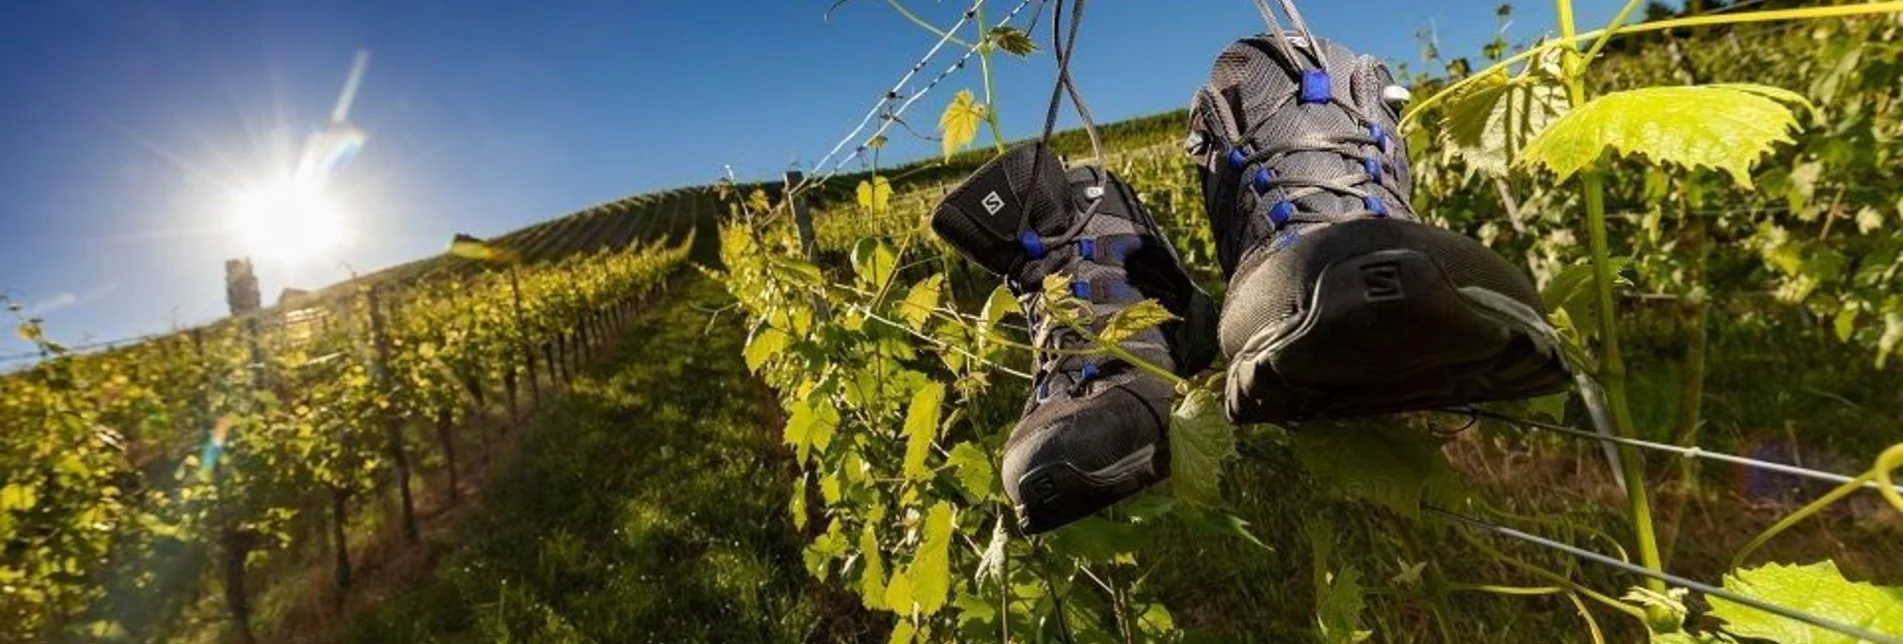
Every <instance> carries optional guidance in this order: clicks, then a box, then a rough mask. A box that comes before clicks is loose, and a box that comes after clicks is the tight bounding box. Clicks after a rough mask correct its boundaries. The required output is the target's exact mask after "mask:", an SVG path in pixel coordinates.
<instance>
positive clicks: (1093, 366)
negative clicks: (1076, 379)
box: [1082, 362, 1097, 382]
mask: <svg viewBox="0 0 1903 644" xmlns="http://www.w3.org/2000/svg"><path fill="white" fill-rule="evenodd" d="M1096 377H1097V363H1095V362H1085V363H1084V373H1083V380H1082V382H1089V381H1091V380H1092V379H1095V378H1096Z"/></svg>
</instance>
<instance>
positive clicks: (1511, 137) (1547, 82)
mask: <svg viewBox="0 0 1903 644" xmlns="http://www.w3.org/2000/svg"><path fill="white" fill-rule="evenodd" d="M1555 66H1556V65H1548V66H1543V67H1536V68H1534V69H1535V71H1533V72H1531V73H1527V74H1523V75H1520V76H1518V77H1509V76H1508V75H1507V73H1506V70H1504V69H1502V70H1499V71H1495V72H1493V73H1491V74H1488V75H1486V76H1482V77H1480V78H1478V79H1475V80H1474V81H1473V83H1471V84H1470V85H1468V87H1467V88H1466V89H1463V90H1461V91H1460V93H1458V94H1454V95H1453V96H1451V97H1449V98H1448V101H1447V108H1446V119H1447V120H1446V123H1447V126H1446V127H1444V128H1442V129H1441V134H1440V140H1441V146H1442V147H1443V149H1445V150H1446V151H1447V152H1448V153H1449V154H1451V155H1455V156H1458V157H1460V159H1461V160H1462V161H1464V162H1466V164H1467V167H1468V168H1470V169H1471V170H1472V171H1475V172H1480V173H1483V174H1486V175H1488V176H1493V177H1505V176H1507V174H1508V172H1509V171H1510V170H1512V168H1513V166H1514V164H1515V162H1516V161H1517V160H1518V159H1519V157H1520V155H1521V150H1522V149H1523V148H1525V147H1526V144H1527V142H1528V141H1531V140H1533V138H1534V137H1535V136H1537V135H1539V133H1540V132H1542V131H1544V130H1545V129H1546V127H1547V125H1548V124H1550V123H1552V122H1553V121H1555V120H1558V119H1559V117H1560V116H1562V115H1564V114H1565V113H1566V108H1567V102H1566V91H1565V89H1564V88H1563V87H1561V86H1560V85H1559V83H1558V82H1557V81H1556V80H1555V74H1554V73H1553V72H1554V71H1555V70H1554V69H1553V67H1555Z"/></svg>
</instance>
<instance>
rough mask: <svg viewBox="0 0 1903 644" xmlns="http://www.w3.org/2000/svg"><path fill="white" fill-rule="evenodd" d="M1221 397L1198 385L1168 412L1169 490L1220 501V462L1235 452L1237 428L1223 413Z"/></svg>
mask: <svg viewBox="0 0 1903 644" xmlns="http://www.w3.org/2000/svg"><path fill="white" fill-rule="evenodd" d="M1221 400H1222V399H1221V397H1220V396H1219V395H1217V394H1216V393H1215V392H1214V391H1211V390H1209V389H1204V388H1197V389H1195V390H1192V391H1190V392H1189V395H1188V396H1184V397H1183V402H1182V403H1180V404H1178V405H1177V406H1176V410H1175V411H1174V412H1172V413H1171V414H1170V435H1169V440H1170V478H1169V487H1170V494H1172V495H1174V496H1175V497H1176V498H1178V499H1182V500H1184V501H1189V502H1191V503H1199V504H1203V505H1215V504H1217V503H1220V502H1221V501H1222V486H1221V483H1222V464H1223V461H1226V460H1228V459H1230V458H1233V457H1234V456H1235V455H1236V429H1235V427H1232V426H1230V425H1229V422H1228V420H1226V419H1225V418H1224V417H1223V412H1222V402H1221Z"/></svg>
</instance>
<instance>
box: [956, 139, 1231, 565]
mask: <svg viewBox="0 0 1903 644" xmlns="http://www.w3.org/2000/svg"><path fill="white" fill-rule="evenodd" d="M932 229H933V230H935V231H937V232H938V234H939V235H940V236H941V237H943V238H944V239H945V241H947V242H949V243H950V244H951V245H952V247H954V248H956V249H957V250H958V251H959V253H960V254H962V255H964V256H965V257H966V258H968V259H970V260H971V261H973V262H976V263H977V264H979V265H980V266H983V267H984V268H985V269H986V270H988V271H990V272H991V273H993V274H996V275H999V276H1001V277H1003V278H1005V283H1006V285H1007V286H1008V287H1009V288H1010V290H1011V292H1012V293H1013V294H1015V295H1017V296H1018V301H1019V303H1020V304H1021V305H1022V306H1023V309H1024V316H1025V318H1026V319H1027V320H1028V321H1029V322H1030V328H1031V339H1032V344H1033V345H1034V346H1036V347H1037V348H1038V351H1036V352H1035V356H1034V358H1035V361H1036V366H1037V372H1036V374H1035V376H1034V377H1033V380H1032V382H1031V389H1032V394H1031V397H1030V400H1028V401H1027V402H1026V403H1025V406H1024V417H1023V419H1022V420H1020V421H1019V422H1018V425H1017V427H1016V428H1015V429H1013V430H1012V432H1011V437H1010V439H1009V440H1008V441H1007V442H1006V443H1005V448H1004V464H1003V475H1004V489H1005V492H1006V494H1008V495H1009V496H1010V497H1011V502H1012V504H1013V505H1014V506H1015V508H1016V510H1017V516H1018V527H1019V530H1020V531H1021V532H1023V533H1025V534H1033V533H1038V532H1043V531H1046V530H1050V529H1052V528H1056V527H1058V526H1061V525H1064V524H1067V523H1070V522H1072V521H1075V520H1077V519H1080V518H1083V517H1085V516H1088V515H1090V514H1092V513H1094V512H1096V511H1098V510H1101V509H1103V508H1105V507H1107V506H1109V505H1110V504H1112V503H1115V502H1116V501H1118V500H1120V499H1123V498H1125V497H1128V496H1130V495H1132V494H1135V493H1136V492H1137V491H1139V490H1142V489H1143V488H1145V487H1148V486H1149V485H1151V484H1153V483H1155V482H1157V481H1160V480H1162V479H1164V478H1165V477H1167V476H1169V464H1170V459H1169V440H1168V434H1167V431H1168V427H1169V419H1170V408H1171V402H1172V401H1173V400H1174V399H1175V392H1174V390H1173V388H1172V386H1171V383H1170V382H1169V381H1167V380H1165V379H1163V378H1161V377H1159V376H1156V375H1152V374H1149V373H1146V372H1144V371H1142V370H1139V369H1138V368H1136V367H1134V366H1132V365H1130V364H1128V363H1126V362H1124V361H1122V360H1117V359H1114V358H1109V357H1107V356H1102V355H1097V356H1084V355H1058V354H1057V353H1056V352H1058V351H1062V350H1067V349H1069V350H1077V349H1085V348H1087V347H1088V346H1089V344H1088V342H1087V341H1086V340H1085V339H1084V338H1083V337H1081V336H1080V335H1079V334H1077V333H1076V332H1074V331H1073V330H1072V329H1071V328H1070V327H1068V326H1066V325H1064V324H1062V323H1060V322H1058V321H1056V320H1054V319H1053V318H1052V316H1051V315H1049V311H1048V310H1047V308H1046V306H1045V302H1044V299H1045V297H1044V295H1043V282H1044V278H1045V277H1046V276H1048V275H1053V274H1062V275H1064V276H1065V277H1066V278H1067V279H1069V280H1070V293H1071V294H1072V295H1073V296H1075V297H1076V298H1078V299H1081V300H1085V301H1088V302H1089V303H1090V304H1091V313H1090V316H1091V317H1094V318H1095V319H1096V321H1097V322H1096V323H1097V324H1099V325H1100V324H1101V323H1102V321H1103V320H1105V319H1107V318H1108V317H1109V316H1110V315H1111V314H1113V313H1115V312H1116V311H1118V310H1120V309H1122V308H1124V307H1125V306H1128V305H1130V304H1134V303H1137V302H1140V301H1142V300H1144V299H1154V300H1157V301H1158V302H1159V303H1160V304H1162V305H1163V306H1164V308H1167V309H1169V311H1170V312H1171V313H1173V314H1175V315H1176V316H1177V317H1178V318H1179V320H1177V321H1174V322H1170V323H1166V324H1163V325H1161V326H1160V327H1157V328H1153V329H1150V330H1148V331H1145V332H1143V333H1140V334H1137V335H1135V336H1134V337H1131V338H1129V339H1128V340H1125V341H1123V342H1122V343H1120V345H1121V346H1122V347H1123V348H1124V349H1125V350H1127V351H1129V352H1130V353H1131V354H1133V355H1135V356H1136V357H1138V358H1140V359H1142V360H1143V361H1145V362H1149V363H1151V364H1154V365H1157V366H1159V367H1162V368H1163V369H1168V370H1171V371H1173V372H1175V373H1177V374H1183V375H1188V374H1192V373H1195V372H1197V371H1201V370H1202V369H1204V368H1205V367H1208V366H1209V363H1210V361H1211V360H1212V359H1213V358H1214V357H1215V351H1216V347H1215V337H1214V335H1215V329H1214V326H1215V324H1214V322H1215V314H1216V307H1215V304H1214V302H1212V301H1211V300H1210V299H1209V296H1208V295H1207V294H1205V293H1203V291H1202V290H1201V289H1199V288H1198V287H1197V286H1196V285H1195V283H1194V282H1192V281H1190V278H1189V275H1188V274H1187V273H1185V272H1184V271H1183V268H1182V263H1181V262H1180V261H1179V260H1178V259H1177V256H1176V251H1175V250H1174V249H1173V248H1171V246H1170V244H1169V242H1168V241H1166V240H1165V239H1164V238H1163V235H1162V234H1161V233H1160V231H1158V230H1157V226H1156V222H1155V220H1153V219H1151V217H1150V214H1149V212H1148V211H1145V210H1144V209H1143V206H1142V204H1140V203H1138V201H1137V197H1136V194H1135V193H1134V192H1132V191H1131V190H1130V188H1129V186H1127V185H1125V184H1124V183H1123V181H1122V180H1120V179H1118V178H1117V177H1116V176H1115V175H1112V174H1110V173H1109V172H1107V171H1105V170H1103V169H1100V168H1093V167H1079V168H1075V169H1072V170H1070V171H1069V172H1066V171H1065V170H1064V166H1063V164H1062V163H1061V162H1060V161H1058V159H1057V157H1056V156H1055V155H1053V154H1052V153H1051V152H1050V150H1049V148H1047V147H1046V146H1044V145H1042V144H1038V143H1028V144H1023V145H1020V146H1018V147H1016V148H1013V149H1012V150H1010V151H1009V152H1006V153H1005V154H1004V155H1003V156H1001V157H999V158H997V159H994V160H992V161H991V162H990V163H988V164H986V165H985V166H984V167H983V168H980V169H979V170H978V171H977V172H976V173H974V174H973V175H972V176H971V177H970V178H969V179H966V180H965V182H964V184H962V185H960V186H959V187H958V188H957V189H956V190H953V191H952V192H951V193H950V194H949V195H948V196H946V198H945V201H944V202H943V203H941V204H939V206H938V209H937V210H936V211H935V212H934V213H933V214H932Z"/></svg>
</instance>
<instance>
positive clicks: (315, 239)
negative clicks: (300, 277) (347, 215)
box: [231, 179, 348, 263]
mask: <svg viewBox="0 0 1903 644" xmlns="http://www.w3.org/2000/svg"><path fill="white" fill-rule="evenodd" d="M231 222H232V226H233V230H234V231H235V232H236V233H237V236H238V241H239V243H240V244H242V245H243V246H244V249H245V252H246V253H249V254H250V255H251V256H252V257H253V258H255V259H262V260H271V261H277V262H283V263H295V262H299V261H302V260H306V259H310V258H312V257H315V256H317V255H319V254H321V253H324V252H327V251H330V250H332V249H334V248H336V247H338V246H341V245H343V244H344V243H345V242H346V241H348V239H347V234H346V233H347V227H346V225H345V221H344V216H343V213H342V211H340V210H339V209H338V208H337V206H336V204H335V203H333V202H332V201H331V200H330V199H329V198H328V197H326V196H325V195H324V192H323V190H322V189H321V188H320V187H319V186H317V185H315V184H314V183H313V182H309V181H298V180H295V179H282V180H278V181H274V182H271V183H267V184H265V185H262V186H259V187H257V188H253V189H251V190H246V191H241V192H236V193H233V194H232V196H231Z"/></svg>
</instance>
